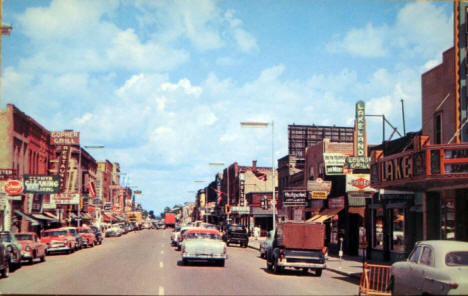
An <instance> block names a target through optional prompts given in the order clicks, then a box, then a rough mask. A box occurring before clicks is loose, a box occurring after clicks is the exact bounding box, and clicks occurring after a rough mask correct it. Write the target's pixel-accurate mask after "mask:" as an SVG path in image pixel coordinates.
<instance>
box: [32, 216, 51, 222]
mask: <svg viewBox="0 0 468 296" xmlns="http://www.w3.org/2000/svg"><path fill="white" fill-rule="evenodd" d="M32 216H33V217H34V218H36V219H39V220H43V221H50V222H52V221H57V220H55V219H52V218H50V217H47V216H44V215H42V214H32Z"/></svg>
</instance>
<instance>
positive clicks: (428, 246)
mask: <svg viewBox="0 0 468 296" xmlns="http://www.w3.org/2000/svg"><path fill="white" fill-rule="evenodd" d="M390 285H391V288H392V294H393V295H403V294H404V295H406V294H408V295H416V294H418V295H421V294H422V295H467V294H468V242H461V241H451V240H430V241H421V242H418V243H416V245H415V247H414V249H413V251H412V252H411V254H410V255H409V257H408V260H406V261H402V262H395V263H393V265H392V267H391V271H390Z"/></svg>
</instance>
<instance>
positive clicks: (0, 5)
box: [0, 0, 13, 109]
mask: <svg viewBox="0 0 468 296" xmlns="http://www.w3.org/2000/svg"><path fill="white" fill-rule="evenodd" d="M2 14H3V0H0V28H1V30H2V32H1V34H0V109H1V108H2V39H3V35H8V36H9V35H10V33H11V30H12V29H13V27H12V26H10V25H5V26H4V25H3V22H2V21H3V18H2Z"/></svg>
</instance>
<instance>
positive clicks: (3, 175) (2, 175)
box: [0, 169, 16, 180]
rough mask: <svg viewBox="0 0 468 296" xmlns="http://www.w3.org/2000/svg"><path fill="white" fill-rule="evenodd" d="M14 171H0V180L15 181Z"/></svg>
mask: <svg viewBox="0 0 468 296" xmlns="http://www.w3.org/2000/svg"><path fill="white" fill-rule="evenodd" d="M15 177H16V170H15V169H0V180H8V179H15Z"/></svg>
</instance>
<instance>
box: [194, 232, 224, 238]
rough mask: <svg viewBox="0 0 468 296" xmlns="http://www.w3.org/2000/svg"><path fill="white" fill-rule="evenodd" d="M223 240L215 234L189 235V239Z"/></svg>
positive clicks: (199, 233)
mask: <svg viewBox="0 0 468 296" xmlns="http://www.w3.org/2000/svg"><path fill="white" fill-rule="evenodd" d="M202 238H203V239H221V238H220V236H219V235H217V234H215V233H203V232H193V233H189V234H187V239H202Z"/></svg>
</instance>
